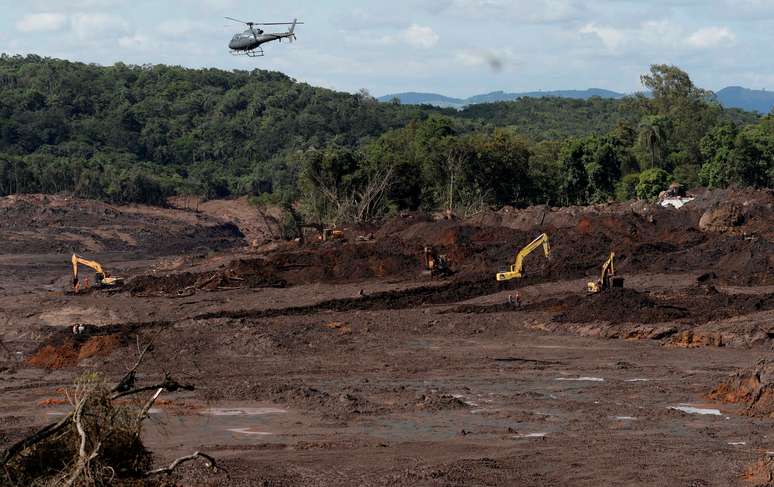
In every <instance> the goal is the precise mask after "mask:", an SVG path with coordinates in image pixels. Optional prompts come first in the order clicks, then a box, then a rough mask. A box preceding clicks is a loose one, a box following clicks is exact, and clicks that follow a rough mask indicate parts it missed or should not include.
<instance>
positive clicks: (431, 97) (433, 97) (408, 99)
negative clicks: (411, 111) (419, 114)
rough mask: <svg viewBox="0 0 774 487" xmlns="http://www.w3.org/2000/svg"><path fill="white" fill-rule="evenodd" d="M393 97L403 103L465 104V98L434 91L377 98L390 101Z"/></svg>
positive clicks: (454, 105) (441, 105) (457, 105)
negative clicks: (452, 96) (439, 93)
mask: <svg viewBox="0 0 774 487" xmlns="http://www.w3.org/2000/svg"><path fill="white" fill-rule="evenodd" d="M394 98H398V99H400V102H401V103H403V104H404V105H435V106H439V107H461V106H463V105H465V104H466V103H465V100H461V99H459V98H451V97H448V96H443V95H438V94H436V93H416V92H408V93H398V94H396V95H385V96H381V97H379V98H378V100H379V101H382V102H390V101H392V100H393V99H394Z"/></svg>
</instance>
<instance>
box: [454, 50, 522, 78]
mask: <svg viewBox="0 0 774 487" xmlns="http://www.w3.org/2000/svg"><path fill="white" fill-rule="evenodd" d="M456 58H457V61H459V62H460V63H462V64H463V65H465V66H489V68H490V69H491V70H492V71H494V72H500V71H502V70H503V69H506V68H508V67H513V66H517V65H519V61H518V59H517V57H516V56H515V55H514V53H513V51H512V50H511V49H508V48H501V49H462V50H461V51H459V52H457V54H456Z"/></svg>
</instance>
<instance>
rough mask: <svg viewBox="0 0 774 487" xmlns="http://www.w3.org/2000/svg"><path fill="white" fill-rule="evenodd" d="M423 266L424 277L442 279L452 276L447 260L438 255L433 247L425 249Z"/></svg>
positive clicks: (443, 256)
mask: <svg viewBox="0 0 774 487" xmlns="http://www.w3.org/2000/svg"><path fill="white" fill-rule="evenodd" d="M424 264H425V270H424V272H423V274H424V275H429V276H430V277H443V276H448V275H451V274H452V270H451V268H450V267H449V261H448V259H447V258H446V256H445V255H442V254H439V253H438V251H437V250H436V249H435V248H434V247H425V250H424Z"/></svg>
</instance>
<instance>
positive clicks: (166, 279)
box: [125, 261, 287, 296]
mask: <svg viewBox="0 0 774 487" xmlns="http://www.w3.org/2000/svg"><path fill="white" fill-rule="evenodd" d="M240 262H241V261H234V262H232V263H231V264H230V266H229V267H228V268H227V269H225V270H222V271H213V272H202V273H192V272H183V273H180V274H170V275H165V276H138V277H136V278H134V279H132V280H131V281H129V283H128V284H127V285H126V286H125V289H126V290H127V291H129V292H130V293H132V294H133V295H135V296H142V295H188V294H191V293H193V292H195V291H196V290H200V289H205V290H211V291H213V290H217V289H221V290H222V289H232V288H252V289H256V288H263V287H285V286H286V285H287V282H286V281H284V280H283V279H280V278H278V277H277V276H276V275H275V274H274V273H273V272H272V271H270V270H265V271H263V272H260V271H258V270H254V271H252V272H245V271H242V272H239V271H236V270H235V269H234V268H235V267H237V268H238V267H239V266H240Z"/></svg>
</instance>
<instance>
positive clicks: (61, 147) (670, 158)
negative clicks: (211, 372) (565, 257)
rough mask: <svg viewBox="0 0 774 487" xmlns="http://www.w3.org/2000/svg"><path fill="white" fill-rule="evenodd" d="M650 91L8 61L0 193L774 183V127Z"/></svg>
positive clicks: (131, 197) (632, 188)
mask: <svg viewBox="0 0 774 487" xmlns="http://www.w3.org/2000/svg"><path fill="white" fill-rule="evenodd" d="M642 82H643V85H644V87H645V88H646V89H647V90H649V94H648V95H645V94H638V95H634V96H630V97H627V98H625V99H623V100H603V99H600V98H592V99H590V100H568V99H559V98H544V99H535V98H524V99H520V100H517V101H514V102H507V103H492V104H481V105H474V106H470V107H468V108H465V109H463V110H460V111H457V110H453V109H440V108H436V107H431V106H406V105H400V104H399V103H379V102H377V101H376V100H375V99H374V98H372V97H371V96H370V95H369V94H368V92H367V91H365V90H361V92H359V93H357V94H348V93H339V92H335V91H331V90H327V89H322V88H315V87H312V86H309V85H307V84H304V83H298V82H296V81H294V80H292V79H291V78H289V77H287V76H285V75H283V74H281V73H277V72H269V71H260V70H254V71H250V72H247V71H230V72H229V71H222V70H217V69H185V68H181V67H174V66H127V65H124V64H116V65H114V66H109V67H101V66H96V65H86V64H81V63H73V62H67V61H61V60H55V59H47V58H41V57H38V56H27V57H21V56H13V57H10V56H6V55H3V56H2V57H0V195H7V194H13V193H23V192H44V193H57V192H70V193H74V194H76V195H79V196H84V197H92V198H100V199H104V200H107V201H114V202H119V203H125V202H143V203H150V204H164V201H165V200H166V198H167V197H168V196H170V195H173V194H180V195H196V196H201V197H204V198H218V197H227V196H232V195H252V196H255V197H258V198H260V199H263V200H264V201H274V202H277V203H280V202H281V203H283V204H284V205H285V206H286V207H289V206H288V205H293V204H297V208H300V209H301V211H302V213H304V214H305V217H306V218H308V219H311V220H314V221H316V222H318V223H322V222H325V223H328V222H330V223H341V222H343V221H358V220H363V219H371V218H375V217H378V216H379V215H381V214H384V213H387V212H392V211H398V210H402V209H418V208H421V209H426V210H438V209H444V210H452V211H456V212H460V213H465V214H469V213H473V212H475V211H478V210H480V209H482V208H485V207H489V206H500V205H517V206H524V205H529V204H535V203H548V204H553V205H566V204H587V203H593V202H604V201H608V200H612V199H615V198H619V199H621V198H630V197H636V196H639V197H651V196H653V193H654V192H656V194H657V193H658V192H657V191H656V190H657V189H659V188H660V189H664V188H661V186H663V185H664V184H668V183H669V182H671V181H672V180H676V181H679V182H681V183H684V184H686V185H689V186H691V185H697V184H703V185H707V186H713V187H723V186H728V185H731V184H736V185H745V186H748V185H749V186H756V187H772V186H774V115H767V116H764V117H761V116H760V115H758V114H754V113H747V112H742V111H740V110H725V109H723V108H722V107H721V106H720V105H719V104H717V103H716V102H715V101H714V96H713V94H712V93H711V92H708V91H706V90H702V89H700V88H698V87H696V86H695V85H694V84H693V82H692V81H691V78H690V76H689V75H688V74H687V73H685V72H684V71H682V70H680V69H679V68H677V67H674V66H665V65H654V66H652V67H651V68H650V70H649V72H648V73H646V74H644V75H643V76H642ZM294 218H295V217H294Z"/></svg>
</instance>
